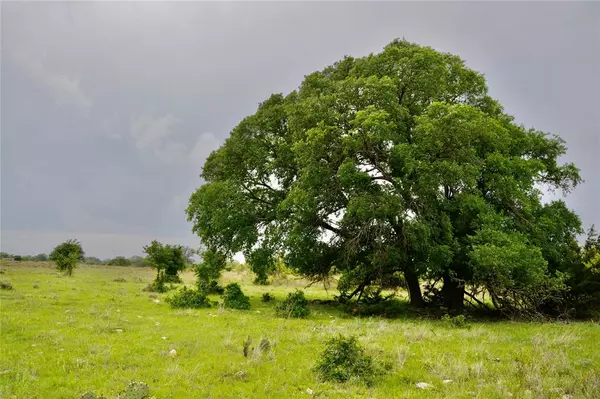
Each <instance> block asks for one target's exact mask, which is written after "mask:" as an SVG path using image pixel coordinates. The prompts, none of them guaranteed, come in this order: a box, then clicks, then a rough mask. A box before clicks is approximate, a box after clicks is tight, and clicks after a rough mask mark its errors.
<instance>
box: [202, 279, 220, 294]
mask: <svg viewBox="0 0 600 399" xmlns="http://www.w3.org/2000/svg"><path fill="white" fill-rule="evenodd" d="M198 290H200V291H202V292H204V293H206V294H207V295H223V293H224V292H225V288H223V287H221V286H220V285H219V283H218V282H217V281H214V280H212V281H209V282H208V283H204V282H203V283H198Z"/></svg>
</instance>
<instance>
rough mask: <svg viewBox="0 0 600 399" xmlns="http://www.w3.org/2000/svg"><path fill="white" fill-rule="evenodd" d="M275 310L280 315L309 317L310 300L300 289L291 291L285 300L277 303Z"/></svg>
mask: <svg viewBox="0 0 600 399" xmlns="http://www.w3.org/2000/svg"><path fill="white" fill-rule="evenodd" d="M275 312H276V314H277V316H280V317H295V318H304V317H308V315H309V314H310V309H309V308H308V301H307V300H306V297H305V296H304V292H302V291H300V290H297V291H296V292H290V293H289V294H288V296H287V298H286V299H285V300H284V301H282V302H280V303H278V304H277V306H276V307H275Z"/></svg>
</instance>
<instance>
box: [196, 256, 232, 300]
mask: <svg viewBox="0 0 600 399" xmlns="http://www.w3.org/2000/svg"><path fill="white" fill-rule="evenodd" d="M226 266H227V257H226V256H225V255H224V254H222V253H220V252H217V251H213V250H211V249H207V250H206V251H204V252H203V253H202V263H200V264H198V265H196V277H197V278H198V279H197V280H196V284H197V285H198V289H199V290H200V291H203V292H205V293H207V294H218V293H221V288H220V287H219V283H218V280H219V277H220V276H221V272H222V271H223V269H225V267H226Z"/></svg>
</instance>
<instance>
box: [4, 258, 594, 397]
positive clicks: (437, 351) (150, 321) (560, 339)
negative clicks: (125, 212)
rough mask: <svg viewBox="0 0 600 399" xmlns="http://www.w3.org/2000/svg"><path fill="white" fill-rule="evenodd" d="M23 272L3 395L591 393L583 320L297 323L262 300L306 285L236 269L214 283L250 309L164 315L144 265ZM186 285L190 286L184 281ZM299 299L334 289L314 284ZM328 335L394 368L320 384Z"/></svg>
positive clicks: (17, 270)
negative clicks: (351, 340)
mask: <svg viewBox="0 0 600 399" xmlns="http://www.w3.org/2000/svg"><path fill="white" fill-rule="evenodd" d="M35 265H36V264H33V263H32V264H26V263H21V264H18V263H5V264H3V267H2V269H3V270H4V271H5V272H4V274H0V279H2V280H7V281H10V282H11V283H12V285H13V287H14V289H13V290H10V291H7V290H3V291H1V316H0V322H1V324H0V328H1V344H2V345H1V349H0V397H2V398H19V399H21V398H78V397H79V395H80V394H82V393H83V392H85V391H89V390H94V391H96V392H99V393H103V394H105V395H107V396H108V397H111V396H112V397H114V396H115V395H116V394H117V393H118V392H119V391H120V390H121V389H123V388H124V387H125V386H126V385H127V383H128V382H129V381H131V380H135V381H143V382H146V383H147V384H148V385H149V386H150V389H151V393H152V394H153V395H154V396H155V397H156V398H267V397H269V398H299V397H300V398H301V397H310V396H311V395H310V394H309V393H307V389H310V391H308V392H312V396H313V397H319V398H432V397H439V398H469V397H479V398H507V397H511V396H512V397H514V398H527V397H531V398H536V399H537V398H563V397H574V398H580V397H581V398H598V397H600V350H599V349H598V348H599V345H600V327H599V326H598V325H597V324H593V323H571V324H558V323H551V324H550V323H549V324H540V323H525V322H522V323H517V322H508V321H507V322H471V323H470V328H453V327H451V326H449V325H448V323H443V322H441V321H437V320H420V319H410V318H404V319H396V320H389V319H381V318H352V317H349V316H348V315H346V314H344V313H342V312H341V311H340V310H339V309H337V308H335V307H331V306H325V305H312V306H311V310H312V314H311V316H310V317H309V318H308V319H303V320H287V319H282V318H277V317H275V316H274V304H273V303H268V304H264V303H262V302H261V301H260V297H261V295H262V293H263V292H270V293H271V294H273V295H274V296H275V297H276V298H277V299H279V300H281V299H283V298H284V296H285V295H286V294H287V292H290V291H292V290H294V289H296V288H299V287H303V286H304V284H305V283H304V282H301V281H290V282H288V283H286V284H280V285H271V286H255V285H252V284H251V282H250V276H244V275H240V274H235V273H226V275H225V276H224V281H233V280H241V283H242V287H243V289H244V292H245V293H246V294H247V295H249V296H250V297H251V303H252V309H251V310H250V311H232V310H223V309H218V308H212V309H201V310H173V309H170V308H169V306H168V305H167V304H166V303H165V301H164V298H165V297H166V296H168V295H169V293H166V294H160V295H156V294H152V293H148V292H143V291H142V289H143V288H144V287H145V286H146V285H147V284H148V283H149V282H150V281H151V280H152V278H153V277H154V273H153V271H152V270H151V269H139V268H130V267H94V266H79V267H78V268H77V269H76V270H75V272H74V275H73V277H70V278H69V277H63V276H60V275H59V274H57V272H56V271H55V270H53V269H52V268H51V267H49V266H48V265H45V266H43V267H39V264H37V267H34V266H35ZM119 278H120V279H124V280H125V282H118V281H114V280H115V279H119ZM184 281H185V282H186V283H187V284H192V282H193V275H192V274H191V273H189V272H188V273H186V274H185V275H184ZM34 286H37V287H38V288H34ZM306 293H307V297H308V298H309V299H316V298H319V299H326V298H330V299H331V298H332V296H333V295H334V294H335V292H333V291H330V292H329V293H327V292H326V291H325V290H323V288H322V287H318V286H312V287H311V288H309V289H307V291H306ZM213 299H217V298H216V297H214V298H213ZM156 301H158V303H156ZM339 333H342V334H345V335H351V334H353V335H357V336H358V337H359V340H360V342H361V344H362V345H364V346H365V347H366V348H367V350H368V352H369V353H370V354H372V355H373V356H374V357H375V358H376V359H378V360H380V361H385V362H389V363H391V364H393V369H392V371H391V372H390V374H387V375H382V376H380V378H379V379H378V381H376V383H375V384H374V385H373V386H372V387H367V386H364V385H361V384H359V383H346V384H334V383H322V382H320V381H318V379H317V377H316V376H315V374H314V373H313V372H312V371H311V369H312V368H313V366H314V364H315V362H316V360H317V357H318V355H319V353H320V351H321V350H322V348H323V345H324V343H325V341H326V340H327V339H328V338H330V337H332V336H335V335H337V334H339ZM248 336H250V337H251V338H252V341H253V346H256V345H258V342H259V341H260V340H261V338H263V337H265V338H268V339H269V340H270V341H271V343H272V346H273V348H272V350H271V351H270V352H269V353H268V354H263V355H261V354H260V353H259V352H257V351H253V352H251V354H250V355H249V356H248V357H247V358H246V357H244V355H243V342H244V341H245V340H246V339H247V337H248ZM171 349H175V350H176V351H177V356H175V357H171V356H169V355H168V352H169V351H170V350H171ZM444 380H446V383H444ZM447 380H452V381H451V382H447ZM418 382H427V383H429V384H431V385H432V388H430V389H428V390H422V389H418V388H417V387H416V385H415V384H416V383H418ZM569 395H572V396H569Z"/></svg>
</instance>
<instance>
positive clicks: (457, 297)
mask: <svg viewBox="0 0 600 399" xmlns="http://www.w3.org/2000/svg"><path fill="white" fill-rule="evenodd" d="M442 295H443V296H444V306H446V307H447V308H448V310H449V312H450V313H462V311H463V308H464V305H465V287H464V286H463V285H462V284H460V281H458V280H456V279H455V278H453V277H450V276H449V275H445V276H444V286H443V287H442Z"/></svg>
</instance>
